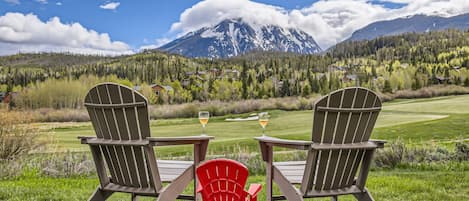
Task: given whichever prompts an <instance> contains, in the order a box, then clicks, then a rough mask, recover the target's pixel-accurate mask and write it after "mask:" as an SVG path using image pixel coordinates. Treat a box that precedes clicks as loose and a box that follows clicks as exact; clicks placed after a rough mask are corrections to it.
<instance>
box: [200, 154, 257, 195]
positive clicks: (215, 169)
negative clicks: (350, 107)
mask: <svg viewBox="0 0 469 201" xmlns="http://www.w3.org/2000/svg"><path fill="white" fill-rule="evenodd" d="M196 173H197V178H198V179H199V183H200V185H201V186H202V187H203V190H202V192H201V194H202V198H203V200H204V201H217V200H230V201H246V198H247V193H246V191H245V190H244V186H245V184H246V181H247V178H248V174H249V173H248V169H247V167H246V166H244V165H243V164H241V163H239V162H237V161H233V160H228V159H214V160H209V161H207V162H205V163H203V164H202V165H200V166H199V167H198V168H197V170H196Z"/></svg>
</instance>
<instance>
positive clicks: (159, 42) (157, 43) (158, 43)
mask: <svg viewBox="0 0 469 201" xmlns="http://www.w3.org/2000/svg"><path fill="white" fill-rule="evenodd" d="M172 40H174V38H158V39H156V40H155V43H154V44H150V45H143V46H141V47H140V48H139V50H140V51H141V50H147V49H156V48H159V47H161V46H163V45H165V44H166V43H169V42H171V41H172ZM144 42H145V43H147V42H148V41H147V39H145V41H144Z"/></svg>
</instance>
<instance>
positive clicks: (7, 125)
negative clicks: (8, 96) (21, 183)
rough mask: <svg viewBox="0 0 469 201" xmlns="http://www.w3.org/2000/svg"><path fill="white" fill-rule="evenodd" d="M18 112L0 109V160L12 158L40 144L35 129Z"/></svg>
mask: <svg viewBox="0 0 469 201" xmlns="http://www.w3.org/2000/svg"><path fill="white" fill-rule="evenodd" d="M29 122H30V121H29V118H28V117H27V116H25V115H23V113H20V112H8V111H5V110H4V111H0V160H14V159H17V158H19V157H21V156H23V155H25V154H28V153H29V152H30V151H32V150H33V149H37V148H38V147H39V146H40V143H39V140H38V136H39V133H38V131H37V130H36V129H34V128H32V127H31V126H29V125H28V124H27V123H29Z"/></svg>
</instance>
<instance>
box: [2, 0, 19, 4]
mask: <svg viewBox="0 0 469 201" xmlns="http://www.w3.org/2000/svg"><path fill="white" fill-rule="evenodd" d="M4 1H5V2H7V3H10V4H16V5H18V4H20V0H4Z"/></svg>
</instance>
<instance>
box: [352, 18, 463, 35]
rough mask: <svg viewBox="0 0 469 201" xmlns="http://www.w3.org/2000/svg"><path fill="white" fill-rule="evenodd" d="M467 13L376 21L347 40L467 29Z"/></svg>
mask: <svg viewBox="0 0 469 201" xmlns="http://www.w3.org/2000/svg"><path fill="white" fill-rule="evenodd" d="M468 28H469V13H466V14H463V15H458V16H454V17H441V16H429V15H413V16H408V17H404V18H397V19H393V20H388V21H378V22H374V23H371V24H369V25H368V26H366V27H364V28H362V29H359V30H357V31H355V32H354V33H353V34H352V36H351V37H350V38H349V39H347V40H352V41H357V40H370V39H374V38H377V37H380V36H390V35H399V34H402V33H408V32H416V33H423V32H428V31H436V30H444V29H460V30H464V29H468Z"/></svg>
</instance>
